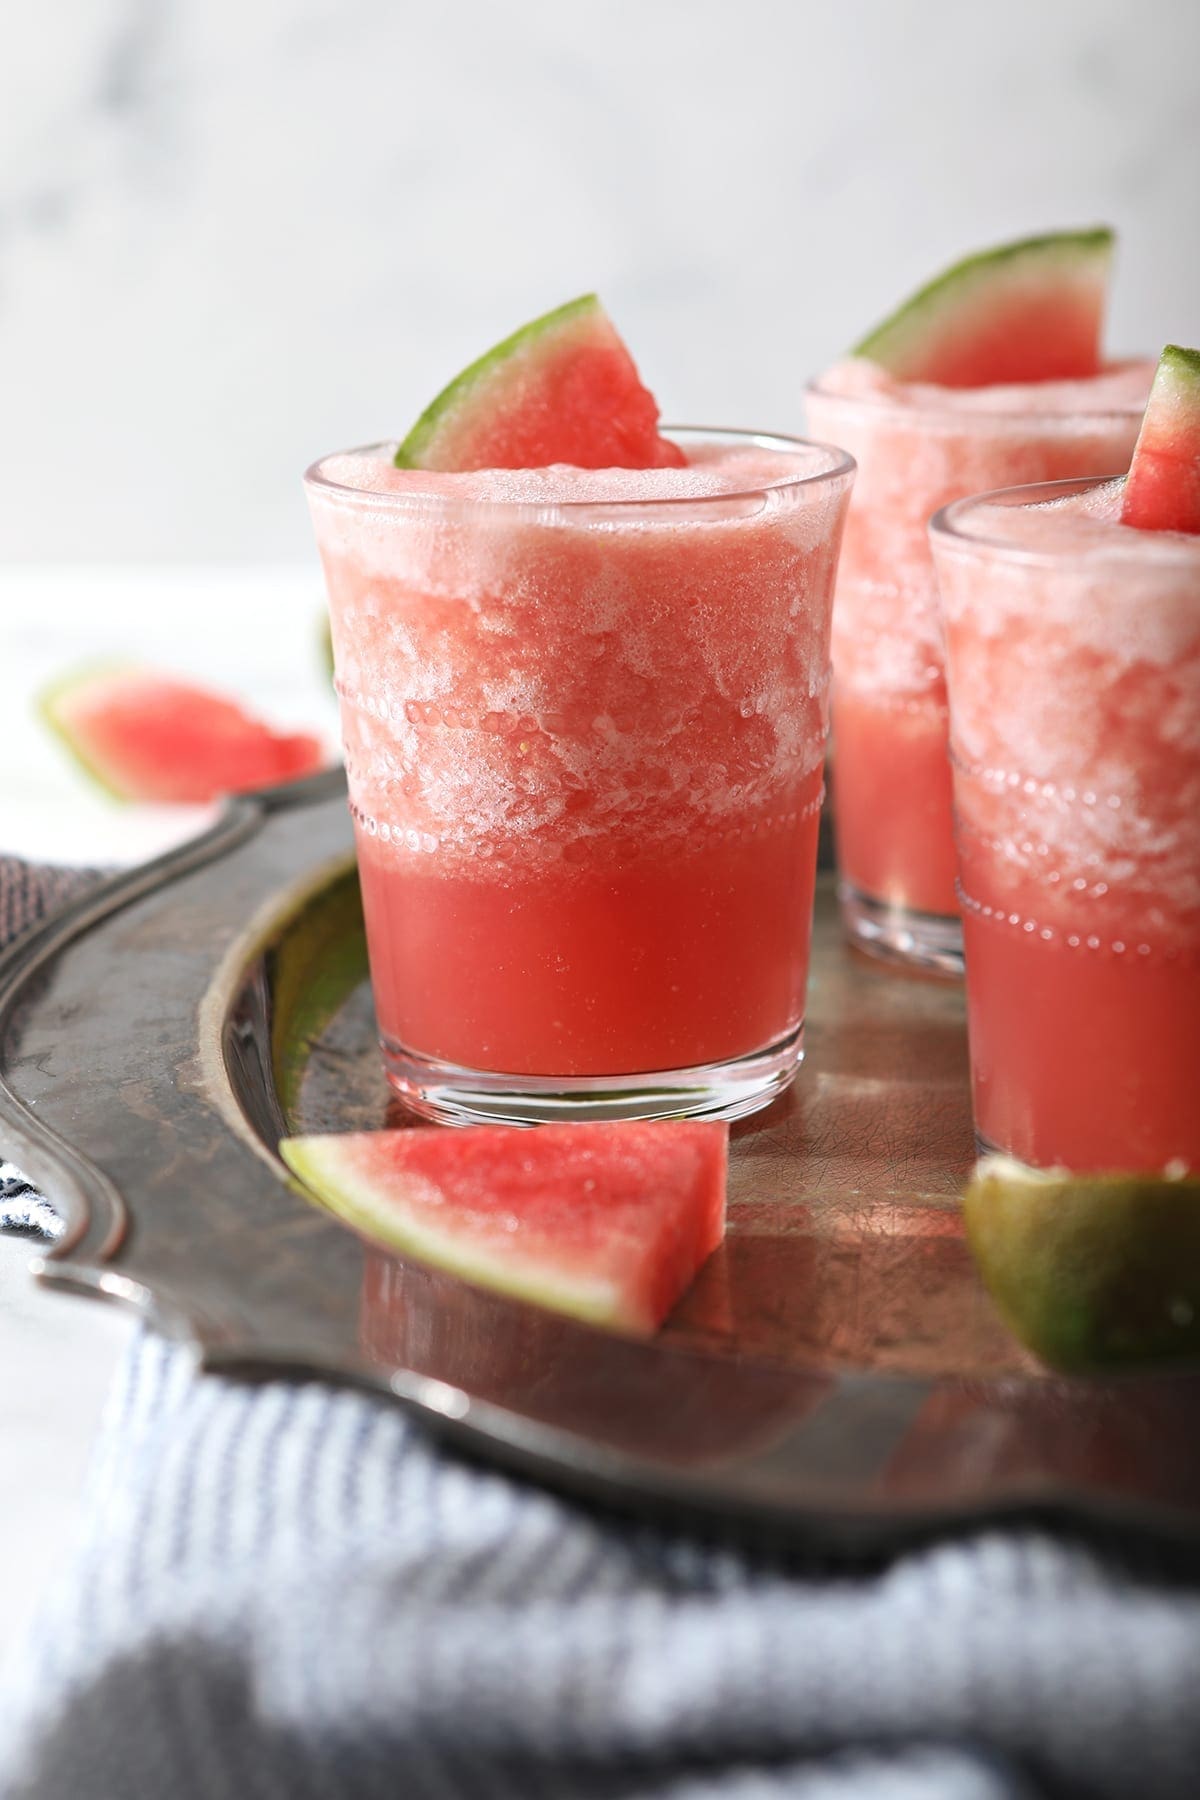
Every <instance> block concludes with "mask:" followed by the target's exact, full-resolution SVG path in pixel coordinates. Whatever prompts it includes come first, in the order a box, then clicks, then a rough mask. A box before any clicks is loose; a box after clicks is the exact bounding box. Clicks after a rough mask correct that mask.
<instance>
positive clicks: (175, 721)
mask: <svg viewBox="0 0 1200 1800" xmlns="http://www.w3.org/2000/svg"><path fill="white" fill-rule="evenodd" d="M41 710H42V714H43V717H44V718H45V719H46V721H47V723H48V724H49V725H50V726H51V728H52V729H53V730H54V731H55V732H56V733H57V734H58V736H59V737H60V738H61V739H62V741H63V743H64V744H66V746H67V747H68V749H69V750H71V751H72V753H73V754H74V755H75V757H76V758H77V760H78V761H79V762H80V764H81V765H82V766H83V767H84V768H85V769H86V770H87V772H88V773H89V774H90V775H92V776H93V777H94V778H95V780H97V781H98V782H100V784H101V785H102V786H103V787H105V788H107V789H108V791H109V792H110V793H111V794H114V795H116V796H117V798H118V799H121V800H140V801H150V802H158V803H161V804H189V803H202V802H204V801H209V800H215V799H217V798H218V797H219V796H220V795H222V794H240V793H245V792H248V791H249V790H251V789H253V788H262V787H273V786H275V785H276V784H277V783H280V782H285V781H292V780H294V779H296V778H297V777H298V776H301V775H308V774H311V773H312V772H313V770H315V769H319V768H320V767H321V766H322V765H323V763H324V762H325V761H326V758H325V755H324V751H323V749H322V746H321V742H320V739H319V738H316V737H312V736H309V735H308V734H307V733H300V734H295V735H292V734H286V733H279V732H275V731H272V730H271V728H270V726H268V725H264V724H262V723H261V722H260V721H259V720H257V719H254V718H251V717H250V715H249V714H248V713H246V712H243V710H242V708H241V707H240V706H238V705H237V703H236V702H235V701H233V700H229V699H226V698H225V696H224V695H222V694H214V693H211V692H210V691H209V690H208V689H207V688H201V687H195V686H193V685H192V684H191V683H190V682H186V681H180V680H178V679H177V678H176V677H174V676H171V675H163V674H159V673H157V672H155V671H154V670H152V669H142V668H136V667H124V668H108V669H91V670H85V671H84V672H82V673H80V674H77V675H74V676H71V677H69V678H68V679H67V680H65V681H62V682H59V683H58V684H57V685H56V686H55V687H54V688H53V689H52V690H51V691H50V692H49V693H48V694H46V695H45V696H44V697H43V699H42V706H41Z"/></svg>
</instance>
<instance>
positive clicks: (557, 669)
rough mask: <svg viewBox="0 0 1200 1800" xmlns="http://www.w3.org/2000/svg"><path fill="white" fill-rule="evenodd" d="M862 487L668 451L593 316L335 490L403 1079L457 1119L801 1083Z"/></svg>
mask: <svg viewBox="0 0 1200 1800" xmlns="http://www.w3.org/2000/svg"><path fill="white" fill-rule="evenodd" d="M852 472H853V464H852V462H851V461H850V459H849V458H848V457H847V456H845V455H844V454H842V453H841V452H839V451H834V450H830V449H829V448H827V447H823V446H820V445H814V444H809V443H805V442H802V441H800V440H796V439H784V438H772V437H762V436H756V435H751V434H741V433H731V432H725V433H721V432H695V431H686V432H685V431H679V432H674V433H671V434H670V435H663V434H661V433H660V431H659V429H658V411H657V407H656V405H655V402H654V400H653V398H652V396H651V395H650V394H649V393H648V392H647V391H646V389H645V388H644V387H643V386H642V384H641V382H640V380H639V378H638V375H637V371H636V369H635V368H634V365H633V363H632V360H631V359H630V357H629V353H628V351H627V350H626V349H625V346H624V345H623V343H622V342H621V340H620V338H619V337H618V336H617V334H616V332H615V331H614V330H613V327H612V325H611V324H610V323H609V321H608V319H607V318H606V316H605V314H604V312H603V310H602V309H601V307H600V305H599V303H598V302H597V301H596V300H595V298H594V297H586V298H585V299H583V300H580V301H575V302H573V303H572V304H570V305H569V306H566V307H563V308H560V309H559V310H558V311H557V312H554V313H551V314H548V315H547V316H546V317H545V318H543V319H540V320H537V321H535V322H534V324H532V325H531V326H527V327H526V328H525V329H524V331H522V332H518V333H517V334H516V335H515V336H514V337H513V338H510V339H508V340H506V341H505V342H504V343H503V344H501V345H499V346H497V348H496V349H495V350H493V351H492V352H490V353H489V355H487V356H486V357H484V358H483V359H482V360H481V361H480V362H479V363H477V364H475V365H473V366H472V368H470V369H468V370H467V372H466V373H465V374H464V375H463V376H461V377H460V378H459V379H458V381H456V382H455V383H453V384H452V385H451V386H450V387H449V388H448V389H447V390H446V391H445V393H443V394H442V395H441V396H440V397H439V399H438V400H437V401H435V402H434V404H433V406H432V407H431V408H430V409H429V410H428V412H427V413H426V414H425V415H424V416H423V417H422V419H421V420H420V421H419V422H418V424H417V426H416V427H415V429H414V431H413V432H412V433H411V434H410V436H409V437H408V438H407V439H406V440H405V442H404V443H403V444H402V445H401V446H400V447H399V449H398V450H396V449H395V447H394V446H382V447H375V448H372V449H366V450H359V451H354V452H350V453H348V454H345V455H339V456H333V457H329V458H326V459H325V460H324V461H323V462H321V463H319V464H317V465H316V467H314V468H313V469H312V470H310V472H309V475H308V478H307V485H308V494H309V499H310V503H311V506H312V511H313V517H314V521H315V526H316V534H317V540H318V544H319V547H320V551H321V556H322V560H323V562H324V566H325V572H326V577H327V582H328V588H329V597H330V609H331V615H332V627H333V641H334V651H335V660H336V666H337V685H338V691H339V694H340V697H341V708H342V722H343V736H344V743H345V754H346V766H347V773H348V778H349V785H350V796H351V807H352V811H353V815H354V820H355V829H356V838H357V846H358V858H359V868H360V873H361V879H362V890H363V902H364V908H365V913H366V922H367V935H368V946H369V951H370V958H371V970H372V983H373V988H374V994H375V1001H376V1009H377V1013H378V1021H379V1028H380V1033H381V1037H382V1042H383V1048H384V1056H385V1062H386V1066H387V1071H388V1074H389V1077H390V1079H391V1081H392V1082H393V1084H394V1085H395V1086H396V1087H397V1089H398V1090H399V1091H400V1092H401V1093H402V1094H403V1095H404V1096H405V1097H406V1098H407V1099H408V1100H409V1101H410V1103H411V1104H412V1105H413V1106H414V1107H415V1108H416V1109H417V1110H418V1111H419V1112H421V1113H423V1114H424V1115H425V1116H428V1117H433V1118H438V1119H443V1120H447V1121H451V1122H464V1121H470V1120H477V1121H487V1120H517V1121H530V1122H535V1121H539V1120H547V1119H551V1118H562V1117H571V1116H585V1117H592V1118H605V1117H641V1116H657V1115H672V1114H674V1115H682V1114H695V1115H708V1116H712V1117H735V1116H737V1115H738V1114H740V1113H743V1112H748V1111H751V1110H753V1109H754V1108H755V1107H758V1106H761V1105H763V1104H765V1103H766V1102H767V1101H768V1100H769V1099H770V1097H771V1096H772V1095H773V1094H774V1093H775V1092H777V1091H778V1090H779V1088H780V1087H781V1086H782V1085H784V1084H785V1083H786V1082H787V1081H788V1080H789V1079H790V1078H791V1076H792V1074H793V1073H794V1071H795V1068H796V1066H797V1062H798V1060H799V1057H800V1053H801V1028H802V1021H803V1013H804V990H805V979H806V970H807V960H808V936H809V928H810V918H811V909H812V897H813V879H814V868H815V858H816V839H817V823H818V818H817V815H818V812H819V809H820V805H821V796H822V762H823V756H824V743H825V735H826V712H827V680H828V654H829V619H830V610H831V605H832V593H833V579H834V570H835V565H836V561H837V552H838V544H839V539H840V534H841V527H842V522H843V516H844V513H845V508H846V503H847V499H848V496H849V490H850V485H851V480H852Z"/></svg>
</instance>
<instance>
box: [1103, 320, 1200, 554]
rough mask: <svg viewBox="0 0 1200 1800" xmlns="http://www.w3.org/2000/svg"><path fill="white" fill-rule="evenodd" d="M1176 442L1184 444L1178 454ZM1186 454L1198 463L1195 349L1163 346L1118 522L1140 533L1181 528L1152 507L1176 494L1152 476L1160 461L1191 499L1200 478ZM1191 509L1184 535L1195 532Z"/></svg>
mask: <svg viewBox="0 0 1200 1800" xmlns="http://www.w3.org/2000/svg"><path fill="white" fill-rule="evenodd" d="M1180 441H1182V444H1183V445H1184V450H1183V454H1182V456H1181V455H1180V454H1179V444H1180ZM1189 453H1190V454H1189ZM1192 456H1195V457H1196V458H1197V461H1200V350H1193V349H1190V348H1189V347H1187V346H1186V345H1184V344H1166V345H1164V347H1163V352H1162V355H1161V356H1160V357H1159V359H1158V366H1157V368H1156V369H1155V371H1154V380H1153V382H1152V383H1151V386H1150V395H1149V398H1148V400H1147V401H1146V411H1145V414H1144V415H1143V418H1142V428H1141V430H1140V431H1139V432H1138V440H1137V443H1136V444H1135V445H1134V447H1133V456H1132V458H1131V459H1130V463H1129V470H1128V473H1127V475H1126V477H1125V498H1124V500H1123V501H1122V507H1121V516H1122V519H1123V520H1124V521H1125V522H1126V523H1128V524H1130V525H1132V526H1134V527H1135V528H1136V529H1138V530H1142V531H1162V530H1167V531H1173V530H1178V529H1181V527H1180V526H1179V524H1178V520H1177V518H1164V517H1163V516H1162V513H1161V511H1160V510H1159V508H1158V506H1157V505H1156V504H1155V503H1156V502H1161V501H1162V499H1163V497H1164V495H1170V496H1171V498H1172V499H1173V500H1176V501H1178V500H1179V499H1180V495H1179V493H1178V491H1176V492H1175V493H1173V494H1172V486H1173V484H1172V482H1171V481H1170V480H1169V479H1168V480H1167V481H1166V482H1162V481H1159V480H1156V472H1157V471H1158V470H1159V469H1160V468H1161V464H1162V461H1163V460H1164V459H1165V460H1166V461H1167V463H1168V466H1169V465H1170V464H1171V463H1174V464H1176V465H1177V473H1176V480H1178V481H1179V482H1180V483H1181V484H1182V485H1183V488H1184V495H1185V497H1186V495H1187V494H1188V493H1189V492H1191V493H1192V494H1193V495H1195V494H1196V490H1197V489H1200V475H1198V474H1197V471H1196V465H1195V463H1193V462H1192V460H1191V458H1192ZM1147 481H1148V482H1149V503H1148V504H1147V499H1148V497H1147V491H1146V483H1147ZM1195 510H1196V508H1195V504H1194V501H1193V505H1192V508H1191V511H1192V515H1193V517H1192V518H1191V519H1189V521H1188V524H1187V526H1186V529H1187V530H1188V531H1189V533H1191V532H1194V530H1195V524H1194V515H1195Z"/></svg>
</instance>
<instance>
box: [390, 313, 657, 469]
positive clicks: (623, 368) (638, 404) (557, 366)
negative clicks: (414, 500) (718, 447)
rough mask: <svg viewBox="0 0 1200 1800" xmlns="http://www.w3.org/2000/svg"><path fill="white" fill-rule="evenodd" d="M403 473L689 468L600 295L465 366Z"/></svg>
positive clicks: (423, 426) (407, 443)
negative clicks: (559, 466)
mask: <svg viewBox="0 0 1200 1800" xmlns="http://www.w3.org/2000/svg"><path fill="white" fill-rule="evenodd" d="M395 461H396V466H397V468H401V469H449V470H467V469H539V468H547V467H548V466H549V465H550V464H552V463H572V464H574V465H575V466H576V467H577V468H581V469H654V468H663V467H673V468H680V467H682V466H683V464H684V463H685V461H686V458H685V457H684V455H683V452H682V451H681V450H680V449H679V447H678V446H677V445H676V444H673V443H671V442H670V440H669V439H667V438H664V437H661V436H660V435H659V430H658V403H657V402H656V400H655V398H654V396H653V394H651V393H650V392H649V391H648V390H647V389H646V388H645V387H643V385H642V382H641V378H640V377H639V375H638V372H637V368H636V367H635V365H634V361H633V358H632V357H631V356H630V354H629V351H628V350H627V349H626V347H625V345H624V343H623V342H622V341H621V338H620V337H619V336H618V335H617V332H616V330H615V329H614V327H613V325H612V322H611V321H610V319H609V317H608V314H607V313H606V312H605V310H604V308H603V306H601V304H600V301H599V300H598V299H597V297H596V295H595V294H584V295H583V296H582V298H581V299H578V300H571V301H569V302H568V303H567V305H566V306H560V307H557V308H556V309H555V311H554V312H549V313H546V314H544V315H543V316H542V317H541V318H540V319H534V320H533V321H532V322H531V323H530V324H528V325H524V326H522V328H521V330H520V331H516V332H514V333H513V334H512V336H511V337H507V338H505V339H504V340H503V342H502V343H499V344H497V345H495V347H494V348H493V349H491V350H489V351H488V352H487V353H486V355H484V356H481V357H480V358H479V360H478V361H477V362H473V363H472V364H471V365H470V367H469V368H467V369H464V370H463V372H462V374H461V375H459V376H457V377H456V378H455V380H454V381H452V382H451V383H450V385H449V386H448V387H446V388H444V389H443V390H442V392H441V393H440V394H439V395H438V397H437V399H436V400H434V401H433V403H432V405H430V406H429V407H427V408H426V410H425V411H424V412H423V413H422V414H421V417H420V418H419V419H418V420H417V423H416V424H415V425H414V426H413V429H412V430H411V431H410V432H409V434H408V436H407V437H406V438H405V440H404V442H403V443H402V444H401V445H400V448H399V449H398V450H397V451H396V457H395Z"/></svg>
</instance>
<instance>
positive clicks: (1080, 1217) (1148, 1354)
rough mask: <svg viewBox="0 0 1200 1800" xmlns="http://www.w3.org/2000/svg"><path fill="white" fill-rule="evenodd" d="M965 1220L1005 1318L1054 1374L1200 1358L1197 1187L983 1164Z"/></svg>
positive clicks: (1192, 1182)
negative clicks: (1057, 1369)
mask: <svg viewBox="0 0 1200 1800" xmlns="http://www.w3.org/2000/svg"><path fill="white" fill-rule="evenodd" d="M963 1212H964V1217H965V1221H966V1229H967V1239H968V1242H969V1243H970V1246H971V1251H972V1254H973V1256H974V1258H975V1263H976V1266H977V1268H978V1270H979V1273H980V1275H981V1276H982V1278H983V1281H984V1284H985V1286H986V1287H987V1289H988V1292H989V1293H990V1294H991V1296H992V1299H993V1300H994V1301H995V1303H996V1306H997V1308H998V1309H999V1311H1000V1312H1001V1313H1002V1314H1003V1316H1004V1319H1005V1321H1006V1322H1007V1324H1008V1325H1009V1326H1010V1327H1011V1329H1012V1331H1013V1332H1014V1333H1015V1335H1016V1336H1017V1337H1018V1338H1020V1340H1021V1342H1022V1343H1023V1344H1025V1345H1026V1346H1027V1347H1028V1348H1029V1349H1030V1350H1032V1351H1034V1353H1035V1354H1036V1355H1037V1356H1040V1357H1041V1358H1042V1360H1043V1361H1044V1362H1047V1363H1049V1364H1051V1366H1052V1367H1055V1368H1059V1369H1066V1370H1082V1369H1088V1368H1100V1367H1106V1366H1112V1365H1114V1364H1122V1363H1142V1362H1149V1361H1161V1360H1170V1359H1174V1358H1178V1359H1186V1358H1189V1357H1196V1356H1200V1179H1197V1178H1196V1177H1195V1176H1182V1175H1181V1176H1179V1177H1177V1178H1174V1179H1172V1178H1170V1177H1168V1176H1165V1175H1163V1176H1153V1175H1071V1174H1069V1173H1068V1172H1067V1171H1066V1170H1062V1169H1051V1170H1046V1171H1040V1172H1039V1171H1035V1170H1031V1169H1028V1168H1026V1167H1025V1166H1024V1165H1023V1164H1021V1163H1017V1162H1013V1161H1011V1160H1010V1159H1009V1158H1007V1157H1003V1156H987V1157H984V1158H983V1160H982V1161H981V1162H979V1163H978V1164H977V1165H976V1168H975V1172H974V1174H973V1175H972V1178H971V1181H970V1183H969V1185H968V1187H967V1190H966V1193H965V1194H964V1196H963Z"/></svg>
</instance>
